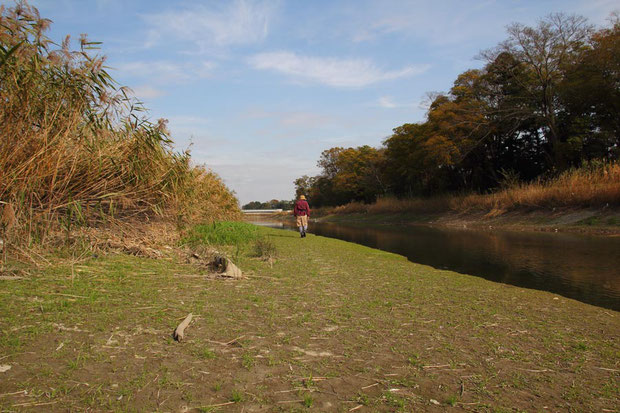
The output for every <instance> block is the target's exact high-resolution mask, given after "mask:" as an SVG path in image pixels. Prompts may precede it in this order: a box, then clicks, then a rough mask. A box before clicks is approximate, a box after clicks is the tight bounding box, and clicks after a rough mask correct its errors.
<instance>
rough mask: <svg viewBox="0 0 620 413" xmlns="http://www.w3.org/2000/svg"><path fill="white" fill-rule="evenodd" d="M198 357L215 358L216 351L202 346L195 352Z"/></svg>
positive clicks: (204, 358)
mask: <svg viewBox="0 0 620 413" xmlns="http://www.w3.org/2000/svg"><path fill="white" fill-rule="evenodd" d="M195 355H196V357H198V358H200V359H203V360H211V359H214V358H215V351H213V350H212V349H210V348H207V347H205V348H202V349H199V350H197V351H196V353H195Z"/></svg>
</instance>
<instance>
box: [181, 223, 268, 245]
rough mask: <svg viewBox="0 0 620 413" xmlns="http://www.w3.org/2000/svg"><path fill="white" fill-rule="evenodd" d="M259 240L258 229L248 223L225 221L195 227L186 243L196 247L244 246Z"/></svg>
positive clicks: (187, 237)
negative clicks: (201, 245)
mask: <svg viewBox="0 0 620 413" xmlns="http://www.w3.org/2000/svg"><path fill="white" fill-rule="evenodd" d="M257 238H258V227H257V226H256V225H252V224H248V223H246V222H233V221H223V222H214V223H212V224H202V225H196V226H194V227H193V228H192V229H191V230H190V231H189V234H188V235H187V236H186V237H185V239H184V242H185V243H187V244H189V245H192V246H195V245H199V244H210V245H235V246H237V245H244V244H247V243H249V242H251V241H253V240H255V239H257Z"/></svg>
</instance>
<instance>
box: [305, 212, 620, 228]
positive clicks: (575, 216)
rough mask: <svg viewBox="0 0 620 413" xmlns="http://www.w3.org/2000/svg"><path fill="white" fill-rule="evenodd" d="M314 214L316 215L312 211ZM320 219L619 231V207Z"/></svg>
mask: <svg viewBox="0 0 620 413" xmlns="http://www.w3.org/2000/svg"><path fill="white" fill-rule="evenodd" d="M315 216H316V215H315ZM317 219H318V220H320V221H325V222H339V223H350V224H364V225H383V224H390V225H393V224H425V225H436V226H446V227H458V228H472V229H479V228H502V229H506V230H515V231H543V232H579V233H584V234H597V235H620V208H613V207H606V208H579V209H578V208H555V209H534V210H525V209H522V210H514V211H510V212H505V213H502V214H497V215H495V214H489V213H484V212H460V213H459V212H453V211H445V212H434V213H433V212H428V211H427V212H423V213H414V212H396V213H368V212H363V213H360V212H352V213H333V210H325V211H323V213H322V214H319V216H318V217H317Z"/></svg>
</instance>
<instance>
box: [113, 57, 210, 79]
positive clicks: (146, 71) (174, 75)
mask: <svg viewBox="0 0 620 413" xmlns="http://www.w3.org/2000/svg"><path fill="white" fill-rule="evenodd" d="M214 67H215V64H214V63H213V62H209V61H203V62H200V63H196V64H195V63H183V64H180V63H173V62H169V61H165V60H164V61H155V62H147V61H135V62H127V63H121V64H119V65H116V67H115V69H116V70H118V72H119V73H120V74H121V75H128V76H132V77H140V78H148V79H151V80H152V81H155V82H158V83H179V82H187V81H190V80H195V79H196V78H204V77H209V76H210V75H211V73H212V70H213V68H214Z"/></svg>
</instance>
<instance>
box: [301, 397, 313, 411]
mask: <svg viewBox="0 0 620 413" xmlns="http://www.w3.org/2000/svg"><path fill="white" fill-rule="evenodd" d="M303 403H304V407H307V408H308V409H309V408H311V407H312V405H313V404H314V398H313V397H312V396H311V395H310V394H306V395H304V402H303Z"/></svg>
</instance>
